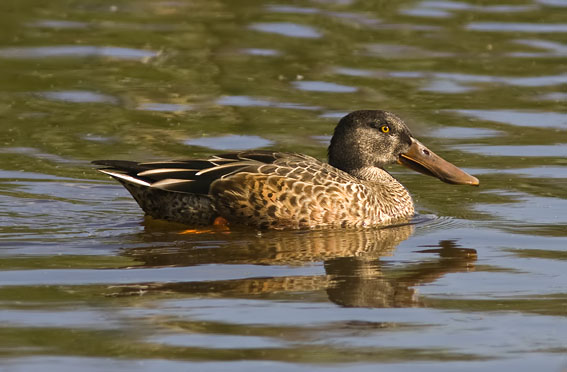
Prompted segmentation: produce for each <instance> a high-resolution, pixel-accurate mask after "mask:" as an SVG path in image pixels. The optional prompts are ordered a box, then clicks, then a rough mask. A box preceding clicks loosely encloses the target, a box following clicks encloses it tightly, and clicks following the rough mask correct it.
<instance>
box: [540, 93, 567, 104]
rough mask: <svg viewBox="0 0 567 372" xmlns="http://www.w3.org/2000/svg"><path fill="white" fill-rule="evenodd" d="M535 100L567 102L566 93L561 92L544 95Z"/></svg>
mask: <svg viewBox="0 0 567 372" xmlns="http://www.w3.org/2000/svg"><path fill="white" fill-rule="evenodd" d="M536 99H538V100H545V101H556V102H564V101H567V93H563V92H554V93H546V94H542V95H540V96H538V97H536Z"/></svg>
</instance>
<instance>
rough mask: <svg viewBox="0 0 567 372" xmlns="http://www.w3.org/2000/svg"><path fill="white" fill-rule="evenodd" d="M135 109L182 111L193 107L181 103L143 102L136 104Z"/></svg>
mask: <svg viewBox="0 0 567 372" xmlns="http://www.w3.org/2000/svg"><path fill="white" fill-rule="evenodd" d="M136 109H137V110H142V111H159V112H182V111H191V110H194V109H195V108H194V107H193V106H191V105H186V104H182V103H157V102H144V103H141V104H140V105H138V107H137V108H136Z"/></svg>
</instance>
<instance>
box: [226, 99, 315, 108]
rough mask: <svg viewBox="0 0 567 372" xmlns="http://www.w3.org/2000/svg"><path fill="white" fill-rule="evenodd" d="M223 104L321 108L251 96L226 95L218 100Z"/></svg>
mask: <svg viewBox="0 0 567 372" xmlns="http://www.w3.org/2000/svg"><path fill="white" fill-rule="evenodd" d="M216 103H217V105H221V106H237V107H276V108H283V109H295V110H320V109H321V107H319V106H305V105H302V104H300V103H289V102H275V101H269V100H265V99H259V98H254V97H250V96H224V97H221V98H219V99H218V100H217V101H216Z"/></svg>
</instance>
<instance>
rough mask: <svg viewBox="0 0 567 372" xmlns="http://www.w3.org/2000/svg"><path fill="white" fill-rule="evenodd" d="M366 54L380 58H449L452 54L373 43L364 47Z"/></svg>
mask: <svg viewBox="0 0 567 372" xmlns="http://www.w3.org/2000/svg"><path fill="white" fill-rule="evenodd" d="M364 47H365V49H366V50H367V52H368V54H369V55H371V56H375V57H380V58H424V57H450V56H453V53H448V52H433V51H430V50H425V49H422V48H418V47H415V46H410V45H400V44H383V43H374V44H367V45H365V46H364Z"/></svg>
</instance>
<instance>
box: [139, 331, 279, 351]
mask: <svg viewBox="0 0 567 372" xmlns="http://www.w3.org/2000/svg"><path fill="white" fill-rule="evenodd" d="M148 341H149V342H152V343H159V344H167V345H172V346H183V347H199V348H203V347H205V348H211V349H239V350H240V349H264V348H275V347H278V348H279V347H284V346H285V344H283V343H282V342H280V341H278V340H276V339H273V338H269V337H259V336H238V335H223V334H197V333H191V334H173V335H165V336H158V337H153V338H151V339H149V340H148Z"/></svg>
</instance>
